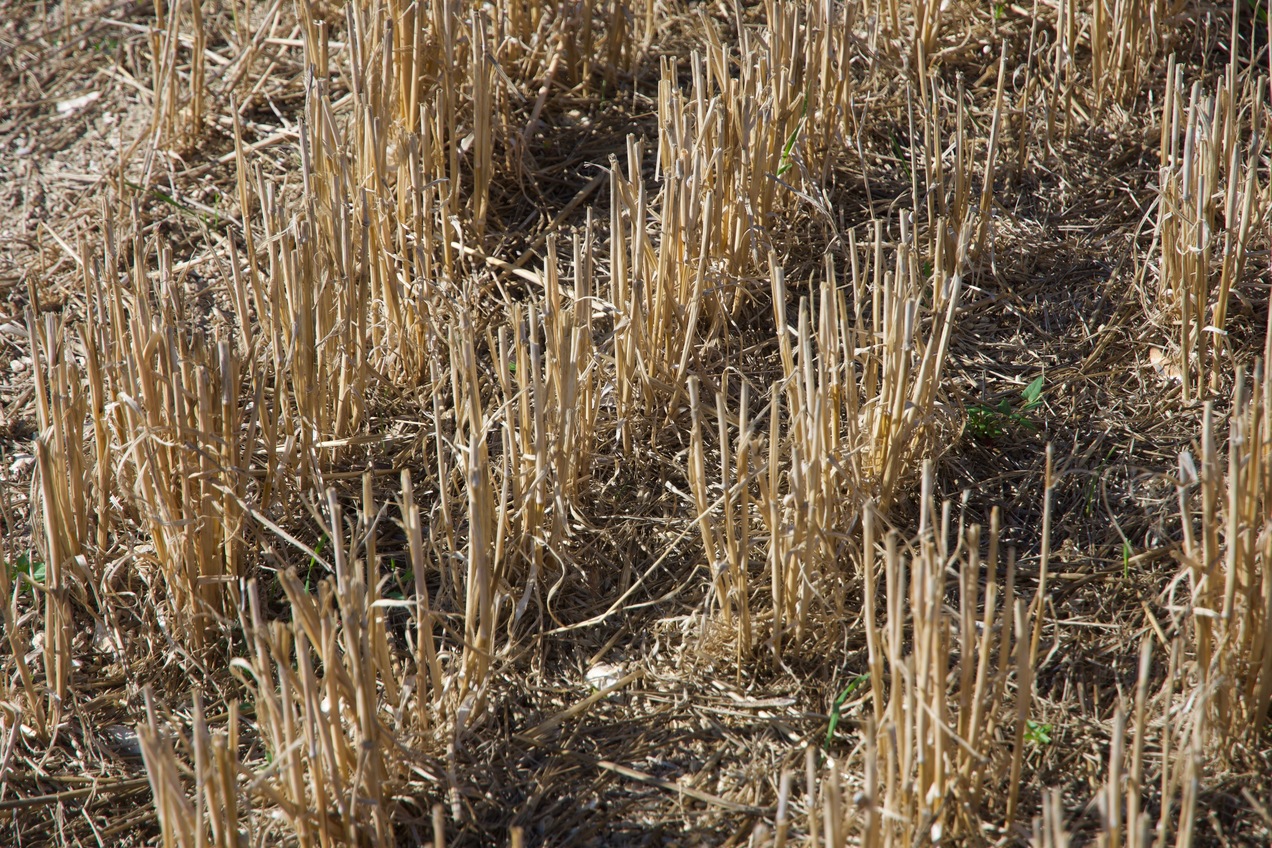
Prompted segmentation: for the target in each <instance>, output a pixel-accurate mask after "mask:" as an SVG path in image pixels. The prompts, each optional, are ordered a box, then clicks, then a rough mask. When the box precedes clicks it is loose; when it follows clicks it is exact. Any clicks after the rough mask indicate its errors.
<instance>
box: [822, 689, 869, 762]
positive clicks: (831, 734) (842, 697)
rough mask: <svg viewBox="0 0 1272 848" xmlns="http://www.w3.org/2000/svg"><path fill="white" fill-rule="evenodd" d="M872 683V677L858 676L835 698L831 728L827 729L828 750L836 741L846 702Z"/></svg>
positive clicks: (831, 709)
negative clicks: (841, 710) (853, 694)
mask: <svg viewBox="0 0 1272 848" xmlns="http://www.w3.org/2000/svg"><path fill="white" fill-rule="evenodd" d="M869 682H870V675H868V674H858V675H857V676H856V677H854V678H853V679H852V681H851V682H850V683H849V684H848V685H847V686H846V687H845V688H844V691H842V692H840V693H839V695H838V697H836V698H835V703H834V704H833V705H832V706H831V708H830V726H829V727H827V728H826V748H827V750H829V749H830V743H831V742H832V741H834V738H835V730H836V729H837V728H838V727H839V719H840V715H841V714H840V709H842V708H843V705H844V702H845V701H847V700H848V699H849V698H851V697H852V693H853V692H856V691H857V690H858V689H860V688H861V687H862V686H864V685H866V684H867V683H869Z"/></svg>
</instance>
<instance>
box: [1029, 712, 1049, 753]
mask: <svg viewBox="0 0 1272 848" xmlns="http://www.w3.org/2000/svg"><path fill="white" fill-rule="evenodd" d="M1053 729H1054V728H1053V727H1052V726H1051V725H1050V724H1044V723H1042V722H1040V721H1034V720H1033V719H1028V720H1026V721H1025V741H1026V742H1028V743H1029V744H1030V745H1033V746H1035V747H1038V748H1041V747H1042V746H1044V745H1050V744H1051V731H1052V730H1053Z"/></svg>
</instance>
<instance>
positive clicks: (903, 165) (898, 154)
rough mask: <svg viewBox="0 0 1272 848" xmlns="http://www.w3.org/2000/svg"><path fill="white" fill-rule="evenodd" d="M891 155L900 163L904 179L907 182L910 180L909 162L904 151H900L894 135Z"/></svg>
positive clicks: (899, 143)
mask: <svg viewBox="0 0 1272 848" xmlns="http://www.w3.org/2000/svg"><path fill="white" fill-rule="evenodd" d="M892 155H893V156H895V157H897V159H898V161H900V162H901V168H902V169H903V170H904V171H905V178H906V179H907V180H908V179H910V178H911V177H910V162H909V160H907V159H906V156H905V151H904V150H902V149H901V142H900V141H898V140H897V136H896V133H893V135H892Z"/></svg>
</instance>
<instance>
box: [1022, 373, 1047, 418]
mask: <svg viewBox="0 0 1272 848" xmlns="http://www.w3.org/2000/svg"><path fill="white" fill-rule="evenodd" d="M1043 379H1044V378H1043V377H1042V376H1041V375H1039V376H1037V377H1035V378H1034V380H1033V382H1031V383H1030V384H1029V385H1027V386H1025V388H1024V390H1023V391H1021V393H1020V396H1021V397H1022V398H1024V399H1025V405H1024V406H1023V407H1021V410H1020V411H1021V412H1028V411H1029V410H1031V409H1033V408H1034V407H1035V406H1037V405H1038V404H1040V403H1042V383H1043Z"/></svg>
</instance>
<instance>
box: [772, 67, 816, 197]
mask: <svg viewBox="0 0 1272 848" xmlns="http://www.w3.org/2000/svg"><path fill="white" fill-rule="evenodd" d="M812 85H813V83H812V80H811V79H810V80H809V83H808V86H809V87H808V88H807V89H805V90H804V105H803V106H802V107H801V109H800V112H799V123H797V124H796V125H795V129H793V130H792V131H791V135H790V137H789V138H787V139H786V144H785V146H783V147H782V164H781V166H780V167H779V168H778V169H777V175H778V176H779V177H780V176H783V175H784V174H785V173H786V172H787V171H789V170H790V169H791V167H792V166H793V165H794V164H795V163H794V162H792V161H791V151H792V150H794V149H795V142H796V140H797V139H799V133H800V130H802V129H803V128H804V122H805V121H806V120H807V119H808V95H809V94H810V93H811V91H812Z"/></svg>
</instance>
